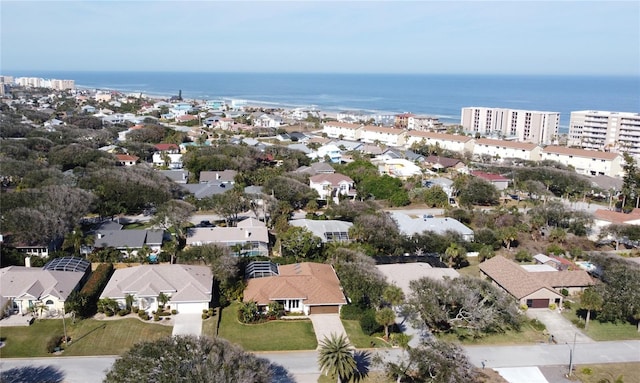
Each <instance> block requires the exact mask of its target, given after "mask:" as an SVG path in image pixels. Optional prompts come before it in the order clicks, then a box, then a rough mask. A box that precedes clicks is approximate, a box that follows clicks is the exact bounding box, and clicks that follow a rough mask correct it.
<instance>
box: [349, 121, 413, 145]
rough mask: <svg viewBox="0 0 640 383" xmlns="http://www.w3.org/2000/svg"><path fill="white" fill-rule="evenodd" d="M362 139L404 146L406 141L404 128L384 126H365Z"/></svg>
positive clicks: (361, 132) (361, 134) (369, 141)
mask: <svg viewBox="0 0 640 383" xmlns="http://www.w3.org/2000/svg"><path fill="white" fill-rule="evenodd" d="M360 139H361V140H362V142H367V143H380V144H383V145H387V146H402V145H404V144H405V142H406V136H405V131H404V130H403V129H394V128H385V127H382V126H372V125H368V126H363V127H362V129H361V130H360Z"/></svg>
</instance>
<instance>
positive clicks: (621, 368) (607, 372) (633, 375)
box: [574, 363, 640, 383]
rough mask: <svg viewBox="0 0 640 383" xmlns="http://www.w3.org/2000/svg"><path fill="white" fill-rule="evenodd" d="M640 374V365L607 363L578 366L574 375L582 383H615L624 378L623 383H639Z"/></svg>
mask: <svg viewBox="0 0 640 383" xmlns="http://www.w3.org/2000/svg"><path fill="white" fill-rule="evenodd" d="M639 374H640V363H607V364H589V365H578V366H576V369H575V372H574V375H575V376H576V377H577V378H578V379H580V381H581V382H582V383H600V382H615V381H616V379H617V378H618V377H622V380H621V381H622V382H629V383H631V382H637V381H638V376H639Z"/></svg>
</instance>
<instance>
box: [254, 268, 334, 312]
mask: <svg viewBox="0 0 640 383" xmlns="http://www.w3.org/2000/svg"><path fill="white" fill-rule="evenodd" d="M269 268H270V269H273V270H274V271H273V272H272V274H273V275H270V276H265V277H258V278H249V279H248V280H247V287H246V289H245V290H244V294H243V298H242V299H243V301H244V302H256V303H257V304H258V307H259V308H260V309H261V310H265V309H266V307H267V306H268V305H269V304H270V303H279V304H281V305H282V307H283V308H284V310H285V311H288V312H298V313H302V314H305V315H309V314H338V313H340V309H341V308H342V306H344V305H346V304H347V299H346V297H345V296H344V292H343V290H342V287H341V286H340V280H338V276H337V275H336V273H335V270H334V269H333V267H332V266H331V265H329V264H325V263H311V262H303V263H295V264H291V265H279V266H278V265H275V264H272V265H270V267H269Z"/></svg>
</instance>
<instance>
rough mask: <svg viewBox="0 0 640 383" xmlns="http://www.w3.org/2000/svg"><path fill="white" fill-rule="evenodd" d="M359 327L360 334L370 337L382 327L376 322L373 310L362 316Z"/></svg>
mask: <svg viewBox="0 0 640 383" xmlns="http://www.w3.org/2000/svg"><path fill="white" fill-rule="evenodd" d="M360 327H361V328H362V332H364V333H365V334H367V335H372V334H374V333H376V332H378V331H380V330H381V329H382V326H380V325H379V324H378V322H377V321H376V312H375V310H371V309H369V310H367V311H366V312H365V313H364V314H363V315H362V317H361V318H360Z"/></svg>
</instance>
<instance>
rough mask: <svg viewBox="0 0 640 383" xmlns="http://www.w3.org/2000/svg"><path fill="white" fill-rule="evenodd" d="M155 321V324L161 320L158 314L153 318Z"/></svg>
mask: <svg viewBox="0 0 640 383" xmlns="http://www.w3.org/2000/svg"><path fill="white" fill-rule="evenodd" d="M153 320H154V321H155V322H158V321H159V320H160V316H159V315H158V314H156V315H154V316H153Z"/></svg>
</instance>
